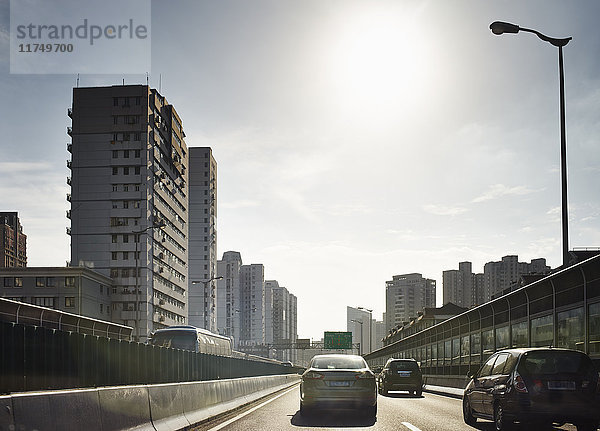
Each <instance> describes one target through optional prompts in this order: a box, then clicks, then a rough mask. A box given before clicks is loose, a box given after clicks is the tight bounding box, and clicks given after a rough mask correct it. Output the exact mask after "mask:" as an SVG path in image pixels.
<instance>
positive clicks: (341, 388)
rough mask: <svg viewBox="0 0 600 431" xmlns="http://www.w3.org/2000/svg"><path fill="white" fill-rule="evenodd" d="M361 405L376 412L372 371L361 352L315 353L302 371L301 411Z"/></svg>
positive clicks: (308, 411) (375, 390)
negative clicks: (340, 353) (357, 354)
mask: <svg viewBox="0 0 600 431" xmlns="http://www.w3.org/2000/svg"><path fill="white" fill-rule="evenodd" d="M356 408H359V409H362V410H363V411H364V413H365V414H366V415H368V416H369V417H375V416H376V415H377V384H376V382H375V375H374V374H373V372H372V371H371V370H370V369H369V366H368V365H367V363H366V362H365V360H364V359H363V358H362V357H361V356H356V355H317V356H315V357H313V358H312V360H311V361H310V364H309V367H308V368H307V370H306V371H305V372H304V374H302V382H301V383H300V414H302V415H306V414H307V413H310V412H311V411H313V410H314V409H356Z"/></svg>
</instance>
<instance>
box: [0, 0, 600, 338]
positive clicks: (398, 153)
mask: <svg viewBox="0 0 600 431" xmlns="http://www.w3.org/2000/svg"><path fill="white" fill-rule="evenodd" d="M57 5H59V3H58V2H57ZM57 7H58V6H57ZM64 13H65V14H68V13H69V11H68V10H65V11H64ZM598 16H600V3H599V2H597V1H595V0H583V1H578V2H577V5H576V7H575V6H574V5H573V4H572V3H568V2H562V1H558V0H533V1H528V2H522V1H517V0H506V1H502V2H481V1H478V0H457V1H454V2H446V1H442V0H409V1H403V2H398V1H395V0H394V1H393V0H382V1H378V2H372V1H368V0H333V1H327V2H325V1H322V0H302V1H299V0H298V1H292V0H288V1H279V0H261V1H257V0H250V1H246V0H244V1H242V0H237V1H234V0H223V1H216V0H215V1H212V0H211V1H206V0H202V1H192V0H188V1H179V0H174V1H171V2H168V3H166V2H157V1H154V2H152V27H151V33H152V70H149V71H148V72H149V84H150V86H151V87H153V88H157V89H159V87H160V91H161V93H162V94H163V95H164V96H165V97H166V98H167V100H168V101H169V102H170V103H172V104H173V105H174V106H175V107H176V109H177V112H178V113H179V114H180V115H181V118H182V120H183V126H184V129H185V132H186V135H187V137H186V142H187V144H188V146H190V147H211V148H212V150H213V155H214V157H215V160H216V161H217V164H218V184H219V190H218V217H217V229H218V239H217V241H218V242H217V254H218V256H219V258H221V256H222V255H223V252H225V251H228V250H235V251H239V252H240V253H241V254H242V257H243V261H244V264H251V263H262V264H264V265H265V278H266V279H269V280H277V281H278V282H279V284H280V285H281V286H285V287H286V288H287V289H288V290H289V291H290V292H291V293H293V294H295V295H296V296H297V297H298V335H299V337H300V338H315V339H318V338H321V337H322V336H323V331H327V330H345V327H346V306H351V307H358V306H361V307H366V308H369V309H373V310H374V311H373V316H374V317H376V318H377V319H380V318H381V313H382V312H383V311H385V310H384V308H385V282H386V281H387V280H391V279H392V277H393V276H394V275H398V274H405V273H421V274H422V275H423V277H426V278H431V279H435V280H436V281H437V298H438V306H441V298H442V287H443V286H442V271H444V270H447V269H453V268H456V267H457V265H458V262H461V261H470V262H472V263H473V272H480V271H483V265H484V264H485V263H486V262H489V261H497V260H500V259H501V258H502V256H505V255H518V256H519V260H520V261H531V259H534V258H539V257H543V258H546V259H547V263H548V265H550V266H551V267H552V268H555V267H557V266H559V265H560V264H561V261H562V257H561V224H560V202H561V201H560V174H559V157H560V155H559V150H560V141H559V114H558V108H559V105H558V102H559V101H558V65H557V49H556V48H555V47H552V46H550V45H549V44H547V43H544V42H542V41H541V40H539V39H538V38H536V37H535V36H534V35H531V34H507V35H502V36H495V35H493V34H492V33H491V32H490V30H489V24H490V23H491V22H493V21H496V20H502V21H508V22H513V23H515V24H518V25H521V26H523V27H528V28H534V29H537V30H539V31H541V32H543V33H545V34H548V35H550V36H554V37H567V36H572V37H573V40H572V41H571V42H570V43H569V44H568V45H567V46H566V47H565V48H564V56H565V84H566V115H567V162H568V181H569V195H568V201H569V220H570V223H569V234H570V248H571V249H572V248H574V247H597V246H600V199H599V198H600V192H598V186H597V182H598V180H597V179H598V176H599V174H600V148H599V147H600V145H599V144H600V142H599V139H600V138H599V136H600V121H599V118H598V116H600V114H599V113H600V109H599V108H600V58H598V56H597V55H596V54H597V53H598V52H599V51H600V29H598V26H597V22H596V19H597V17H598ZM9 37H10V35H9V2H8V1H7V0H0V91H1V94H2V95H3V100H4V103H3V104H2V106H1V107H0V118H1V120H0V121H1V122H0V124H1V126H2V131H3V140H2V144H1V147H0V148H1V154H2V157H1V158H0V172H2V173H3V174H4V175H3V180H2V181H1V182H0V198H1V199H0V202H1V204H0V211H17V212H18V213H19V217H20V220H21V223H22V225H23V230H24V233H25V234H26V235H27V239H28V244H27V251H28V265H29V266H64V265H65V262H66V261H67V260H69V250H70V249H69V237H68V236H67V235H66V227H67V226H68V225H69V223H68V222H69V220H68V219H67V218H66V216H65V213H66V210H67V209H68V205H67V201H66V199H65V195H66V193H67V192H68V187H67V184H66V177H67V176H68V175H69V172H68V169H67V167H66V160H67V159H68V158H69V153H68V152H67V150H66V144H67V142H69V141H70V139H69V136H68V135H67V134H66V127H67V126H70V124H71V122H70V119H69V118H68V116H67V108H68V107H70V106H71V101H72V89H73V87H74V86H75V85H76V83H77V76H76V75H75V74H72V75H58V74H57V75H51V74H48V75H44V74H38V75H15V74H13V75H11V74H10V73H9ZM107 61H110V58H107ZM82 69H83V67H82ZM123 79H124V80H125V83H126V84H145V83H146V75H145V74H143V75H141V74H140V75H90V74H83V73H82V74H81V75H80V77H79V85H80V86H82V87H83V86H96V85H118V84H121V83H122V82H123Z"/></svg>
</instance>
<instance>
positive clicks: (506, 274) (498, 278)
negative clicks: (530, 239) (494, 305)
mask: <svg viewBox="0 0 600 431" xmlns="http://www.w3.org/2000/svg"><path fill="white" fill-rule="evenodd" d="M550 269H551V268H550V267H549V266H548V265H546V259H543V258H539V259H532V261H531V263H525V262H519V257H518V256H504V257H503V258H502V260H501V261H500V262H488V263H486V264H485V266H484V269H483V278H484V300H485V301H486V302H487V301H490V300H491V299H492V296H493V295H497V294H498V293H501V292H503V291H504V290H507V289H510V287H511V285H513V284H515V283H517V282H518V280H519V278H520V277H521V276H522V275H528V274H548V273H549V272H550Z"/></svg>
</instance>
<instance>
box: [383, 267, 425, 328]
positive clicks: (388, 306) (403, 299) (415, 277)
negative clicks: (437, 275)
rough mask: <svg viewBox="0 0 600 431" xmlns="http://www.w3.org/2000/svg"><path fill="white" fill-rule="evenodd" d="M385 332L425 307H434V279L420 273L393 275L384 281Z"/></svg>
mask: <svg viewBox="0 0 600 431" xmlns="http://www.w3.org/2000/svg"><path fill="white" fill-rule="evenodd" d="M385 284H386V289H385V314H386V325H385V326H386V332H387V331H390V330H391V329H392V328H395V327H396V326H399V325H400V326H401V325H402V323H403V322H407V321H409V320H410V318H411V317H415V316H417V313H418V312H419V311H421V310H422V309H423V308H425V307H435V280H431V279H428V278H423V276H422V275H421V274H417V273H412V274H402V275H394V276H393V278H392V280H390V281H386V282H385Z"/></svg>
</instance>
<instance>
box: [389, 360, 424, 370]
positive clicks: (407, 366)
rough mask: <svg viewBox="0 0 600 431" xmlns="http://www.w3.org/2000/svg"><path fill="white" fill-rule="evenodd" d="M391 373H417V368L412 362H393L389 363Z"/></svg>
mask: <svg viewBox="0 0 600 431" xmlns="http://www.w3.org/2000/svg"><path fill="white" fill-rule="evenodd" d="M390 370H391V371H418V370H419V366H418V365H417V363H416V362H413V361H394V362H391V363H390Z"/></svg>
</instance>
